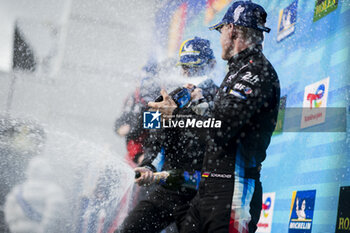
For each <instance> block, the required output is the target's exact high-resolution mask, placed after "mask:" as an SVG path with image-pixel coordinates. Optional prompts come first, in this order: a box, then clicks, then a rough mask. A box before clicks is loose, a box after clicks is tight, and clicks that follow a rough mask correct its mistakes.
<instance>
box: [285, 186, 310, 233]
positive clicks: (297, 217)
mask: <svg viewBox="0 0 350 233" xmlns="http://www.w3.org/2000/svg"><path fill="white" fill-rule="evenodd" d="M315 197H316V190H307V191H294V192H293V196H292V203H291V206H290V217H289V225H288V229H289V230H288V232H289V233H297V232H299V233H300V232H302V233H310V232H311V230H312V221H313V216H314V208H315Z"/></svg>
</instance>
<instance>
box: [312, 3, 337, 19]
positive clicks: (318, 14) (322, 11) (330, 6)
mask: <svg viewBox="0 0 350 233" xmlns="http://www.w3.org/2000/svg"><path fill="white" fill-rule="evenodd" d="M337 7H338V0H316V1H315V10H314V20H313V21H314V22H316V21H317V20H319V19H321V18H322V17H324V16H326V15H328V14H329V13H331V12H332V11H334V10H335V9H337Z"/></svg>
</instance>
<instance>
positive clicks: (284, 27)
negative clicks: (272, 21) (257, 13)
mask: <svg viewBox="0 0 350 233" xmlns="http://www.w3.org/2000/svg"><path fill="white" fill-rule="evenodd" d="M297 11H298V0H295V1H294V2H292V4H290V5H289V6H288V7H286V8H284V9H282V10H281V11H280V15H279V20H278V28H277V41H278V42H280V41H282V40H283V39H285V38H287V37H288V36H290V35H292V34H293V33H294V31H295V24H296V22H297Z"/></svg>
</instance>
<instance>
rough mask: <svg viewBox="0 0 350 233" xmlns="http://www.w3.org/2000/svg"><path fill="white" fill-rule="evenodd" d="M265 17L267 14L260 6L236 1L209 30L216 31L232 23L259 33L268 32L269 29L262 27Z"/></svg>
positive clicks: (249, 2)
mask: <svg viewBox="0 0 350 233" xmlns="http://www.w3.org/2000/svg"><path fill="white" fill-rule="evenodd" d="M266 17H267V13H266V11H265V9H264V8H263V7H262V6H260V5H258V4H256V3H253V2H251V1H237V2H234V3H233V4H232V5H231V6H230V7H229V8H228V10H227V12H226V14H225V15H224V17H223V18H222V20H221V21H220V22H219V23H218V24H216V25H214V26H211V27H209V29H210V30H214V29H216V30H218V29H220V28H221V27H222V26H224V25H225V24H229V23H232V24H234V25H239V26H243V27H248V28H253V29H256V30H259V31H264V32H270V31H271V29H270V28H268V27H265V26H264V24H265V23H266Z"/></svg>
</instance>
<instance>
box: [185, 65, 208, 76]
mask: <svg viewBox="0 0 350 233" xmlns="http://www.w3.org/2000/svg"><path fill="white" fill-rule="evenodd" d="M204 71H205V67H191V66H186V65H182V66H181V72H182V75H183V76H185V77H194V76H201V75H204Z"/></svg>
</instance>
